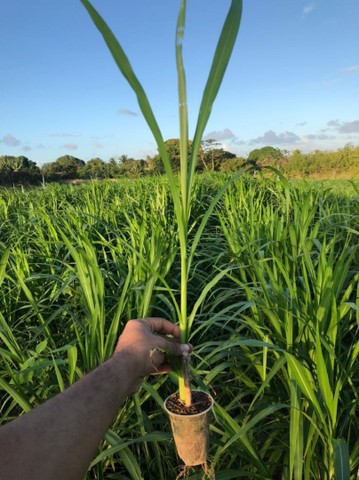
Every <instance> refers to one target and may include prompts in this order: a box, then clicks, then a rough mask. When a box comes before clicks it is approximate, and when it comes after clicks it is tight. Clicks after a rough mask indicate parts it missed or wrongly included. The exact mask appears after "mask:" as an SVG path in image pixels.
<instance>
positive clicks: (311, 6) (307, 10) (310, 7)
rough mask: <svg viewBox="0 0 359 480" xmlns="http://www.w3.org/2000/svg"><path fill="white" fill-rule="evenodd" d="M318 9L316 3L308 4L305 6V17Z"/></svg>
mask: <svg viewBox="0 0 359 480" xmlns="http://www.w3.org/2000/svg"><path fill="white" fill-rule="evenodd" d="M315 7H316V4H315V3H314V2H311V3H307V5H305V6H304V8H303V15H308V13H310V12H312V11H313V10H314V9H315Z"/></svg>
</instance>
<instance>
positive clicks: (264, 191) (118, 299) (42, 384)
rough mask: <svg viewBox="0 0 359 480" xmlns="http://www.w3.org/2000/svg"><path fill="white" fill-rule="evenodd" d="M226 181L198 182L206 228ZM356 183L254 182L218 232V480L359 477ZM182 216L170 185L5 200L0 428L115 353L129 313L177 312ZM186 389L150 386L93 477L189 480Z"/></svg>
mask: <svg viewBox="0 0 359 480" xmlns="http://www.w3.org/2000/svg"><path fill="white" fill-rule="evenodd" d="M226 178H228V174H205V175H199V176H198V177H197V179H196V183H195V191H196V196H195V198H196V200H195V203H194V205H193V211H192V217H191V221H190V225H191V230H190V231H191V235H195V233H196V229H197V227H198V225H199V223H200V219H201V218H202V216H203V214H204V212H205V211H206V209H207V208H208V205H209V203H210V202H211V200H212V199H213V197H214V196H215V195H216V193H217V192H218V189H219V188H220V187H221V186H222V185H223V183H224V182H225V180H226ZM348 186H350V187H351V192H352V193H351V194H348V192H349V189H346V190H345V191H344V193H337V192H335V191H333V189H332V188H331V187H327V186H323V185H321V184H318V183H315V184H314V183H307V182H300V183H294V184H292V183H288V182H287V181H286V180H284V179H281V178H278V177H277V176H275V177H274V178H273V179H270V178H266V179H264V178H262V177H261V175H258V176H257V177H255V178H253V177H252V176H250V177H246V176H242V177H241V179H240V180H237V181H235V182H234V183H233V184H232V186H231V187H230V188H229V189H228V191H227V193H226V194H225V195H224V197H223V199H222V200H221V201H220V203H219V204H218V206H217V208H216V211H215V212H214V214H213V215H212V217H211V218H210V221H209V223H208V224H207V227H206V230H205V232H204V237H203V239H202V241H201V244H200V246H199V249H198V250H197V252H196V257H195V258H194V262H195V263H194V268H193V275H192V277H191V278H190V283H189V289H188V292H189V294H188V302H189V305H190V308H193V307H195V308H196V309H197V314H196V321H195V324H194V327H193V329H192V334H191V342H192V343H193V344H194V345H195V351H194V355H193V356H194V358H193V363H194V367H195V372H196V374H195V375H194V378H193V385H194V386H195V387H199V388H201V389H204V390H206V391H209V392H210V393H211V394H212V395H213V396H214V398H215V402H216V405H215V418H214V419H213V422H212V425H211V443H210V444H211V447H210V458H211V468H212V470H213V471H214V472H215V478H216V479H219V480H224V479H238V478H246V479H250V480H251V479H258V478H260V479H268V480H273V479H283V480H287V479H294V480H300V479H305V480H312V479H318V480H334V478H335V479H350V480H355V479H357V475H358V469H359V440H358V439H359V421H358V411H359V394H358V392H359V388H358V387H359V362H358V358H357V357H358V354H359V343H358V328H359V242H358V232H359V190H358V183H355V182H352V183H351V184H349V183H348ZM173 215H174V212H173V204H172V202H171V200H170V195H169V190H168V185H167V183H166V180H165V179H164V178H163V177H155V178H143V179H137V180H134V181H131V182H129V181H128V180H119V181H116V182H92V183H90V184H82V185H78V186H73V185H57V184H48V185H45V186H44V187H43V188H36V189H24V190H17V189H11V190H10V189H6V188H5V189H2V190H1V191H0V219H1V228H0V284H1V289H0V358H1V361H0V419H1V420H0V423H5V422H7V421H9V420H11V419H12V418H14V417H16V416H18V415H20V414H22V413H23V412H26V411H28V410H30V409H31V408H33V407H35V406H36V405H38V404H39V403H41V402H43V401H44V400H46V399H47V398H49V397H51V396H52V395H54V394H56V393H57V392H59V391H62V390H63V389H64V388H66V386H68V385H70V384H72V383H73V382H74V381H76V380H77V379H78V378H80V377H81V376H82V375H84V374H85V373H86V372H88V371H89V370H90V369H92V368H94V367H95V366H96V365H97V364H99V363H100V362H102V361H103V360H105V359H106V358H107V357H108V356H109V355H111V353H112V351H113V348H114V345H115V341H116V339H117V335H118V333H119V332H120V331H121V330H122V328H123V326H124V324H125V322H126V321H127V320H128V319H129V318H135V317H140V316H141V315H142V312H144V311H148V312H149V313H150V314H151V315H160V316H164V317H166V318H169V319H172V320H174V319H175V318H176V312H175V311H174V308H173V301H172V298H173V296H175V297H176V298H178V296H179V285H180V258H179V246H178V238H177V236H176V230H175V228H174V223H175V222H174V217H173ZM218 275H221V277H222V278H221V280H220V281H219V283H216V284H215V287H213V285H214V282H213V280H214V278H215V277H216V276H218ZM202 292H205V294H202ZM175 389H176V386H175V384H174V383H172V381H171V379H167V378H149V379H148V381H147V382H145V384H144V386H143V387H142V388H141V390H140V391H139V392H138V394H136V395H135V396H134V397H133V399H128V401H127V402H126V404H125V405H124V407H123V409H122V410H121V411H120V412H119V414H118V416H117V418H116V420H115V422H114V425H113V427H112V429H111V430H110V431H109V432H108V433H107V434H106V437H105V439H104V442H103V444H102V445H101V447H100V448H99V451H98V456H97V457H96V458H95V459H94V461H93V463H92V466H91V469H90V470H89V473H88V476H87V478H88V479H104V478H106V479H111V478H121V479H136V480H137V479H138V480H139V479H144V480H151V479H153V480H158V479H161V480H169V479H174V478H176V475H177V474H178V472H179V469H178V459H177V458H176V453H175V448H174V445H173V441H172V439H171V433H170V428H169V425H168V420H167V418H166V415H165V414H164V412H163V409H162V401H163V399H164V398H165V397H166V396H167V394H168V393H170V392H173V391H174V390H175ZM334 472H335V473H334ZM202 475H203V472H202V471H201V470H200V469H199V468H197V469H193V471H192V472H190V474H189V478H190V479H192V480H195V479H199V478H202ZM334 475H335V477H334Z"/></svg>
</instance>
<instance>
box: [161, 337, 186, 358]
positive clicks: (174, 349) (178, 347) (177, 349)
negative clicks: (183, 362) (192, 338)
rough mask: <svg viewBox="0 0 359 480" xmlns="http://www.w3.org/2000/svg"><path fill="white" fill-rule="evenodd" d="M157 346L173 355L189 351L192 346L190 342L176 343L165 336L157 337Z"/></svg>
mask: <svg viewBox="0 0 359 480" xmlns="http://www.w3.org/2000/svg"><path fill="white" fill-rule="evenodd" d="M159 340H160V342H159V343H160V345H159V348H161V349H162V350H166V351H168V352H169V353H171V354H172V355H174V356H175V357H180V356H181V355H182V354H183V353H191V352H192V350H193V347H192V345H191V344H190V343H178V342H174V341H171V340H169V339H166V338H159Z"/></svg>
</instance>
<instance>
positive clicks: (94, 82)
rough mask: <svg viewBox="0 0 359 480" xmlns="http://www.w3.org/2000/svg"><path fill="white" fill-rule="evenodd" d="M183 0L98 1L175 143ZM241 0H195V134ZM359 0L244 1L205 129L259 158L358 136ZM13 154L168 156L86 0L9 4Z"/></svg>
mask: <svg viewBox="0 0 359 480" xmlns="http://www.w3.org/2000/svg"><path fill="white" fill-rule="evenodd" d="M179 3H180V2H179V0H151V1H150V0H127V1H125V0H93V5H94V6H95V7H96V8H97V9H98V10H99V12H100V13H101V14H102V15H103V16H104V18H105V19H106V21H107V22H108V24H109V25H110V27H111V28H112V30H113V31H114V33H115V34H116V35H117V37H118V39H119V40H120V42H121V44H122V46H123V47H124V49H125V51H126V53H127V55H128V57H129V59H130V61H131V63H132V66H133V68H134V70H135V72H136V74H137V76H138V77H139V79H140V81H141V82H142V84H143V86H144V88H145V90H146V92H147V94H148V97H149V100H150V102H151V105H152V107H153V110H154V112H155V115H156V117H157V120H158V123H159V125H160V127H161V129H162V133H163V136H164V138H165V139H168V138H176V137H178V131H179V129H178V107H177V84H176V70H175V57H174V34H175V26H176V20H177V13H178V7H179ZM229 5H230V1H229V0H188V13H187V25H186V32H185V40H184V46H183V49H184V61H185V67H186V75H187V82H188V85H187V90H188V101H189V120H190V136H191V135H192V134H193V131H194V129H195V123H196V119H197V114H198V107H199V103H200V100H201V96H202V92H203V87H204V85H205V82H206V79H207V75H208V71H209V68H210V64H211V60H212V56H213V52H214V48H215V45H216V41H217V39H218V35H219V33H220V30H221V27H222V23H223V21H224V18H225V15H226V12H227V10H228V8H229ZM358 25H359V0H341V1H340V2H339V1H338V0H313V1H310V0H244V7H243V16H242V24H241V29H240V32H239V36H238V40H237V43H236V46H235V50H234V53H233V56H232V58H231V62H230V65H229V67H228V70H227V72H226V76H225V79H224V81H223V84H222V87H221V90H220V93H219V95H218V97H217V100H216V103H215V106H214V108H213V111H212V116H211V118H210V121H209V123H208V126H207V128H206V131H205V135H206V136H207V138H216V139H217V140H218V141H219V142H221V144H222V145H223V147H224V148H225V149H227V150H229V151H231V152H233V153H236V154H237V155H241V156H246V155H247V154H248V153H249V152H250V151H251V150H253V149H254V148H261V147H262V146H265V145H272V146H273V147H276V148H280V149H286V150H289V151H292V150H294V149H297V148H298V149H300V150H301V151H303V152H308V151H312V150H315V149H320V150H335V149H337V148H341V147H343V146H344V145H345V144H347V143H353V144H354V145H359V88H358V87H359V28H358ZM0 65H1V75H0V155H26V156H27V157H29V158H30V159H31V160H33V161H35V162H37V164H38V165H41V164H43V163H46V162H53V161H55V160H56V158H58V157H60V156H61V155H65V154H69V155H74V156H76V157H78V158H81V159H83V160H85V161H87V160H89V159H91V158H94V157H100V158H102V159H103V160H105V161H107V160H108V159H109V158H110V157H112V156H114V157H115V158H116V157H118V156H120V155H122V154H127V155H129V156H132V157H134V158H145V157H146V155H153V154H154V153H156V151H157V149H156V145H155V142H154V140H153V138H152V136H151V133H150V131H149V129H148V127H147V125H146V123H145V121H144V120H143V118H142V117H141V114H140V110H139V107H138V105H137V102H136V98H135V95H134V94H133V92H132V91H131V89H130V87H129V86H128V85H127V83H126V81H125V80H124V79H123V78H122V77H121V74H120V72H119V71H118V70H117V67H116V65H115V64H114V62H113V60H112V58H111V56H110V54H109V53H108V51H107V48H106V46H105V44H104V43H103V40H102V38H101V36H100V35H99V33H98V31H97V30H96V28H95V27H94V25H93V24H92V22H91V20H90V18H89V16H88V14H87V12H86V11H85V9H84V7H83V6H82V4H81V2H80V0H31V2H30V1H28V2H26V1H24V0H3V1H2V5H1V17H0Z"/></svg>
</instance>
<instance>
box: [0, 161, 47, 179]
mask: <svg viewBox="0 0 359 480" xmlns="http://www.w3.org/2000/svg"><path fill="white" fill-rule="evenodd" d="M40 181H41V174H40V169H39V168H38V167H37V165H36V163H35V162H33V161H31V160H29V159H28V158H27V157H24V156H20V157H13V156H10V155H2V156H0V185H3V186H7V185H11V186H12V185H19V184H21V185H29V184H35V185H36V184H39V183H40Z"/></svg>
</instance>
